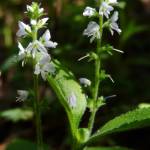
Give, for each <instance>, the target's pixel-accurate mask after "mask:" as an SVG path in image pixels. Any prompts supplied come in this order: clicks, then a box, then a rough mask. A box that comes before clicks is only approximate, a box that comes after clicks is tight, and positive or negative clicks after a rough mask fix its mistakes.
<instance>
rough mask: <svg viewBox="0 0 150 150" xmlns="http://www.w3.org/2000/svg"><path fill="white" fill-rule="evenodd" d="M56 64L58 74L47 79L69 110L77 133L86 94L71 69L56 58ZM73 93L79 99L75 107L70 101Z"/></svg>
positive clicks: (69, 115)
mask: <svg viewBox="0 0 150 150" xmlns="http://www.w3.org/2000/svg"><path fill="white" fill-rule="evenodd" d="M54 66H55V68H56V76H55V77H53V76H51V75H49V76H48V77H47V80H48V82H49V84H50V85H51V87H52V88H53V90H54V91H55V93H56V95H57V96H58V99H59V101H60V103H61V104H62V105H63V107H64V108H65V110H66V112H67V115H68V118H69V122H70V126H71V130H72V133H77V129H78V126H79V123H80V120H81V118H82V116H83V114H84V112H85V109H86V105H87V102H86V97H85V94H84V93H83V92H82V89H81V86H80V85H79V84H78V82H77V81H76V80H75V77H74V75H73V74H72V73H71V72H70V71H69V70H67V69H66V68H64V67H63V66H62V65H61V64H60V63H59V62H58V61H56V60H55V61H54ZM71 93H74V94H75V96H76V100H77V101H76V107H74V108H71V107H70V105H69V102H68V99H69V97H70V95H71Z"/></svg>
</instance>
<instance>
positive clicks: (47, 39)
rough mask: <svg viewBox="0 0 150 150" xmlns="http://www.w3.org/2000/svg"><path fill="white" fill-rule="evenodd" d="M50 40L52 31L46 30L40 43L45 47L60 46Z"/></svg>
mask: <svg viewBox="0 0 150 150" xmlns="http://www.w3.org/2000/svg"><path fill="white" fill-rule="evenodd" d="M50 39H51V34H50V31H49V30H46V31H45V33H44V34H43V36H42V37H41V38H40V41H41V43H43V45H44V46H45V47H48V48H56V46H57V45H58V44H57V43H56V42H52V41H51V40H50Z"/></svg>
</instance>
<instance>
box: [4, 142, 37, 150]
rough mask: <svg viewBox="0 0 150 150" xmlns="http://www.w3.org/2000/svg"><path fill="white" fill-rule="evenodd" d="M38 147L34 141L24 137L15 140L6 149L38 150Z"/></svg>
mask: <svg viewBox="0 0 150 150" xmlns="http://www.w3.org/2000/svg"><path fill="white" fill-rule="evenodd" d="M36 149H37V147H36V145H35V144H34V143H32V142H30V141H27V140H22V139H16V140H13V141H12V142H11V143H10V144H9V145H8V146H7V148H6V150H36Z"/></svg>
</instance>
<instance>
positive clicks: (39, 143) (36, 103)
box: [34, 75, 43, 150]
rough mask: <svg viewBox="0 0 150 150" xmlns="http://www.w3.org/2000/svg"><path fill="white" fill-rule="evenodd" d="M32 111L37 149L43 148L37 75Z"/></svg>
mask: <svg viewBox="0 0 150 150" xmlns="http://www.w3.org/2000/svg"><path fill="white" fill-rule="evenodd" d="M34 92H35V100H34V112H35V122H36V134H37V150H43V138H42V121H41V112H40V100H39V93H38V92H39V91H38V75H34Z"/></svg>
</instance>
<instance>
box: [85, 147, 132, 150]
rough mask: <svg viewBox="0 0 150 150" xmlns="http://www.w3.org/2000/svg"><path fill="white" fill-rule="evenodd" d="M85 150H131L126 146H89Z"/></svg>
mask: <svg viewBox="0 0 150 150" xmlns="http://www.w3.org/2000/svg"><path fill="white" fill-rule="evenodd" d="M85 150H131V149H128V148H125V147H118V146H117V147H89V148H86V149H85Z"/></svg>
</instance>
